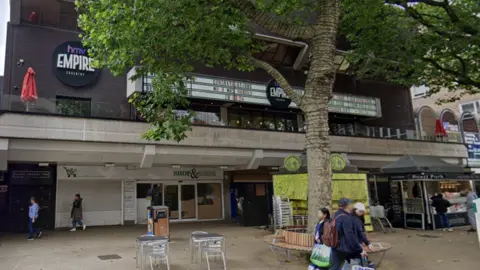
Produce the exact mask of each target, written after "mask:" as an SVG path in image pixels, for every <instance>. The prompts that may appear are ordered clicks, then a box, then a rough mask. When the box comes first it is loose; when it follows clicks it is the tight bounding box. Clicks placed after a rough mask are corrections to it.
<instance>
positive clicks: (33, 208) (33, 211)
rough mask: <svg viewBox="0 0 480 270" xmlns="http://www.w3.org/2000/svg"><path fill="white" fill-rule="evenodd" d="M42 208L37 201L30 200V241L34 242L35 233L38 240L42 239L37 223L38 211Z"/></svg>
mask: <svg viewBox="0 0 480 270" xmlns="http://www.w3.org/2000/svg"><path fill="white" fill-rule="evenodd" d="M39 210H40V207H39V206H38V204H37V200H36V199H35V198H34V197H32V198H30V207H29V208H28V239H27V240H33V233H36V234H37V238H40V237H42V232H41V231H40V230H39V229H37V228H36V226H35V222H36V221H37V220H38V211H39Z"/></svg>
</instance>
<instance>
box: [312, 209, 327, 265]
mask: <svg viewBox="0 0 480 270" xmlns="http://www.w3.org/2000/svg"><path fill="white" fill-rule="evenodd" d="M318 220H319V221H318V224H317V227H316V228H315V236H314V241H315V244H316V245H319V244H323V243H322V235H323V226H324V225H325V223H326V222H330V211H329V210H328V209H327V208H322V209H319V210H318ZM323 269H328V267H327V268H321V267H318V266H316V265H314V264H313V263H312V264H310V266H309V267H308V270H323Z"/></svg>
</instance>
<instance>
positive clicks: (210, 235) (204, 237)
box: [190, 233, 227, 256]
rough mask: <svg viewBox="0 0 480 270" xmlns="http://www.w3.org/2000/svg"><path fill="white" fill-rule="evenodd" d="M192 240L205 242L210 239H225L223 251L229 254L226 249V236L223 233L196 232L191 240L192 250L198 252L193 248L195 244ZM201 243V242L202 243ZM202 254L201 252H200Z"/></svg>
mask: <svg viewBox="0 0 480 270" xmlns="http://www.w3.org/2000/svg"><path fill="white" fill-rule="evenodd" d="M192 240H195V241H198V242H204V241H210V240H219V241H223V253H224V254H225V256H226V254H227V249H226V243H225V237H224V236H223V235H221V234H218V233H208V234H195V235H192V236H191V241H190V252H192V253H193V252H196V250H195V251H194V250H193V248H194V247H193V245H192V243H193V242H192ZM200 245H201V244H200ZM200 256H201V254H200Z"/></svg>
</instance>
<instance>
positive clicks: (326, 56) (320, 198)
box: [301, 0, 340, 232]
mask: <svg viewBox="0 0 480 270" xmlns="http://www.w3.org/2000/svg"><path fill="white" fill-rule="evenodd" d="M319 2H320V12H319V14H318V17H317V19H316V22H315V25H314V29H315V31H314V33H315V34H314V37H313V38H312V41H311V46H312V51H311V57H312V58H311V62H310V69H309V72H308V76H307V81H306V84H305V94H304V98H303V100H302V101H303V102H302V104H301V105H302V106H301V109H302V111H303V112H304V114H305V118H306V119H305V120H306V129H307V130H306V146H305V147H306V150H307V160H308V163H307V166H308V230H309V232H314V230H315V226H316V224H317V223H318V216H317V213H318V209H320V208H322V207H328V208H329V209H331V205H332V183H331V169H330V141H329V128H328V102H329V100H330V98H331V95H332V89H333V84H334V82H335V72H336V70H335V67H334V57H335V45H336V36H337V30H338V24H339V16H340V1H338V0H320V1H319Z"/></svg>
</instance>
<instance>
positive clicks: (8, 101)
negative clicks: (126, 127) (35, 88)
mask: <svg viewBox="0 0 480 270" xmlns="http://www.w3.org/2000/svg"><path fill="white" fill-rule="evenodd" d="M2 109H3V110H7V111H15V112H26V113H37V114H57V115H65V116H73V117H84V118H90V117H91V118H106V119H118V120H134V119H135V115H134V111H133V109H132V106H131V105H130V104H128V103H127V102H126V101H125V103H124V104H118V103H116V104H113V103H110V102H98V101H91V100H90V99H82V98H70V97H57V98H41V97H39V98H38V100H36V101H34V102H22V101H21V99H20V96H18V95H4V96H3V107H2Z"/></svg>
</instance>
